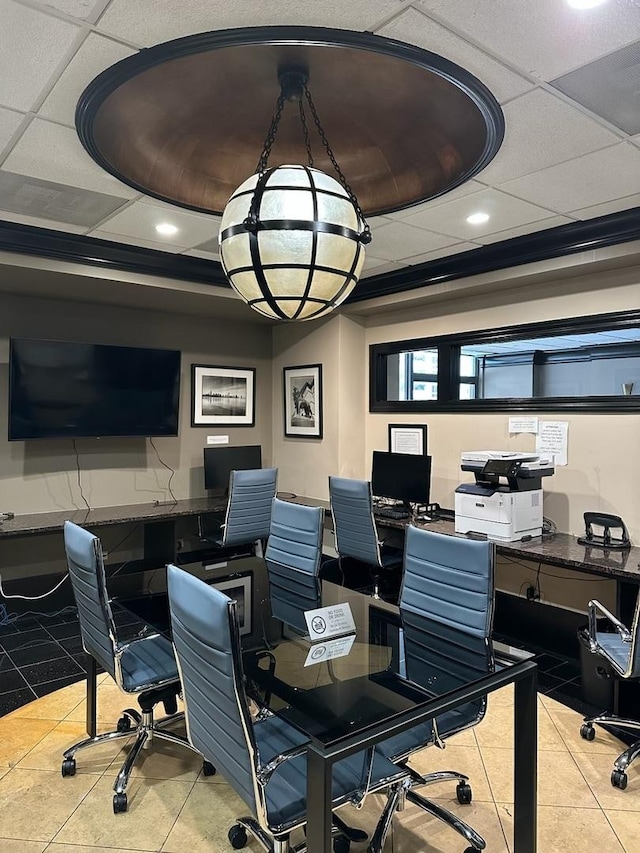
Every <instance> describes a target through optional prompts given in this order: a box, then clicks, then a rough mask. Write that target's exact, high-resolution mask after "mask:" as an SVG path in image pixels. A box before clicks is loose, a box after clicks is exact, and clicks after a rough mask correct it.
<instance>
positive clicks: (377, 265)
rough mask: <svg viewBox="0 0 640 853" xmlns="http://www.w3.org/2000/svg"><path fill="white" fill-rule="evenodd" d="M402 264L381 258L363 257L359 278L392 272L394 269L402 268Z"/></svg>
mask: <svg viewBox="0 0 640 853" xmlns="http://www.w3.org/2000/svg"><path fill="white" fill-rule="evenodd" d="M403 266H404V265H403V264H398V263H396V262H395V261H383V260H382V259H381V258H370V259H369V258H365V262H364V265H363V267H362V273H361V275H360V278H368V277H369V276H372V275H382V274H383V273H386V272H394V271H395V270H399V269H402V267H403Z"/></svg>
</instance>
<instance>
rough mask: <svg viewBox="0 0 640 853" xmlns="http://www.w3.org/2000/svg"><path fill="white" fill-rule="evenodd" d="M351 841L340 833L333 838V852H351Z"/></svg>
mask: <svg viewBox="0 0 640 853" xmlns="http://www.w3.org/2000/svg"><path fill="white" fill-rule="evenodd" d="M350 847H351V842H350V841H349V839H348V838H347V837H346V835H338V836H337V837H336V838H334V839H333V853H349V848H350Z"/></svg>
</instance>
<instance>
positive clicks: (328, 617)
mask: <svg viewBox="0 0 640 853" xmlns="http://www.w3.org/2000/svg"><path fill="white" fill-rule="evenodd" d="M304 618H305V619H306V621H307V628H308V629H309V637H310V638H311V640H312V641H315V640H326V639H328V638H329V637H337V636H338V635H339V634H351V633H353V632H354V631H355V630H356V623H355V622H354V621H353V614H352V613H351V607H350V606H349V605H348V604H331V605H330V606H329V607H318V608H317V610H306V611H305V614H304Z"/></svg>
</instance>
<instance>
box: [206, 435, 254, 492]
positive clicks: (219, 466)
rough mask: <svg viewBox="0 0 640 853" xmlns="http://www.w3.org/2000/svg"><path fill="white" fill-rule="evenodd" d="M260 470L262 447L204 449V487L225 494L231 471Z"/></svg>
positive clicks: (251, 445)
mask: <svg viewBox="0 0 640 853" xmlns="http://www.w3.org/2000/svg"><path fill="white" fill-rule="evenodd" d="M249 468H262V447H261V446H260V445H259V444H249V445H246V446H243V447H205V449H204V487H205V489H207V490H211V491H216V492H218V493H223V494H226V493H227V491H228V489H229V475H230V474H231V472H232V471H238V470H247V469H249Z"/></svg>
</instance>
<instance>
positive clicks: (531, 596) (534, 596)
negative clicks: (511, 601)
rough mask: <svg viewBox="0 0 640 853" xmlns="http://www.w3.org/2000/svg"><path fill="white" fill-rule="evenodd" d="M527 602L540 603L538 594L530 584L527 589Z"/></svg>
mask: <svg viewBox="0 0 640 853" xmlns="http://www.w3.org/2000/svg"><path fill="white" fill-rule="evenodd" d="M527 600H528V601H540V593H539V592H538V590H537V589H536V588H535V586H534V585H533V584H532V583H530V584H529V586H528V587H527Z"/></svg>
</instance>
